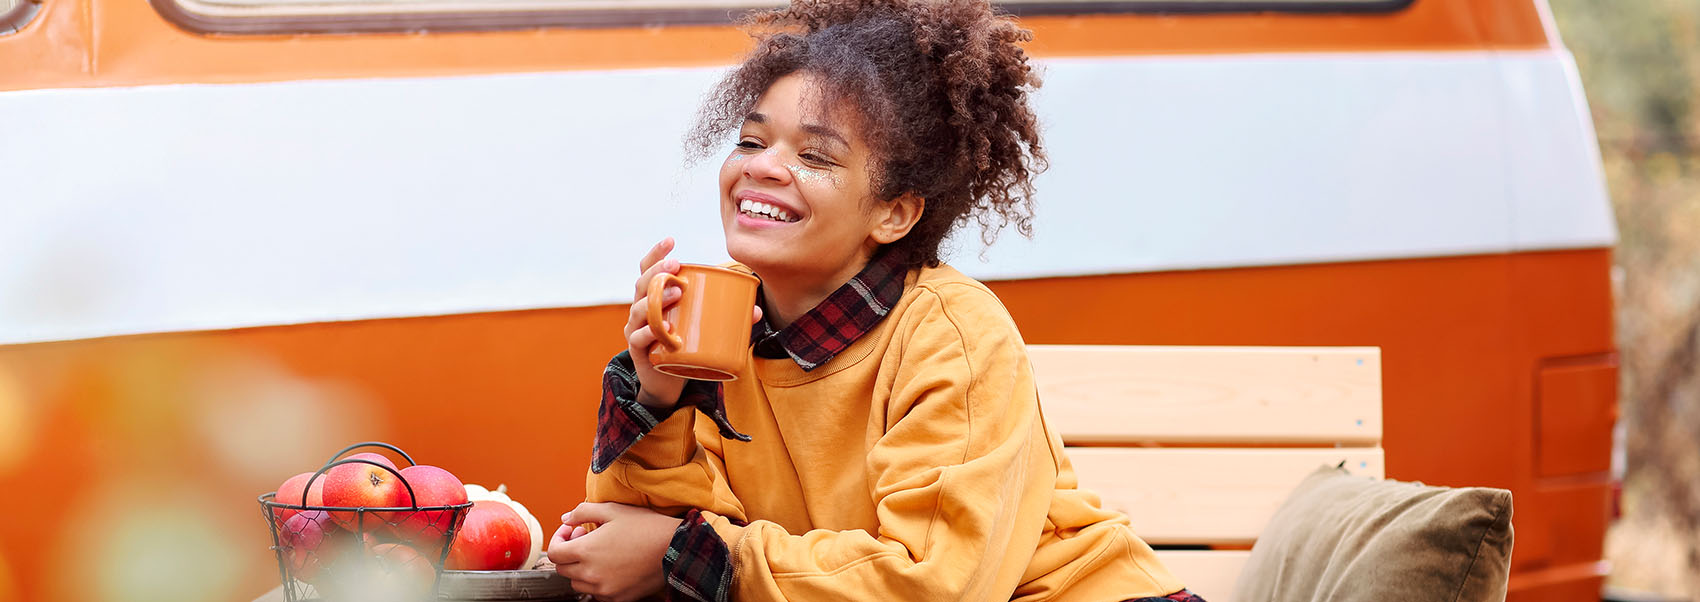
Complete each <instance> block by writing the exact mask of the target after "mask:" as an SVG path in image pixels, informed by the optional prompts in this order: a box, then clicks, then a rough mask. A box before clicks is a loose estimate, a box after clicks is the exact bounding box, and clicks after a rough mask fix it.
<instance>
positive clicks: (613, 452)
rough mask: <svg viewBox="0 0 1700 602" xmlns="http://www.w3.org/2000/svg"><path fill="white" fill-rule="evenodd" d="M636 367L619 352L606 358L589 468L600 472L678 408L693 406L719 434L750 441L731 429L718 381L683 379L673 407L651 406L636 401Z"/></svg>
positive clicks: (626, 354) (628, 357) (623, 353)
mask: <svg viewBox="0 0 1700 602" xmlns="http://www.w3.org/2000/svg"><path fill="white" fill-rule="evenodd" d="M638 385H639V383H638V378H637V370H636V368H634V367H633V366H632V355H631V352H629V351H621V352H620V353H619V354H617V355H615V356H614V359H612V360H609V361H608V367H607V368H604V369H603V370H602V405H601V407H600V408H599V409H598V410H597V412H596V443H595V445H594V447H593V448H592V449H591V454H590V470H591V472H595V473H601V472H602V471H604V470H607V469H608V467H609V466H611V465H613V464H614V460H617V459H619V458H620V456H621V455H623V454H625V453H626V450H628V449H631V447H632V446H633V445H635V444H637V442H638V440H639V439H643V436H644V435H647V434H649V431H651V430H653V429H654V428H655V425H657V424H661V421H663V420H666V419H667V418H668V417H669V416H672V415H673V412H674V411H676V410H678V409H679V408H689V407H695V408H697V409H699V410H702V412H703V413H704V414H707V415H708V417H709V419H711V420H713V421H714V424H715V425H716V426H718V427H719V428H720V436H722V437H725V438H727V439H736V440H739V441H749V440H750V436H749V435H745V434H743V433H740V432H738V430H737V429H734V428H732V423H731V422H729V421H727V420H726V404H725V400H724V399H723V398H722V396H721V395H722V393H721V387H720V383H717V382H708V381H700V380H691V381H686V382H685V389H684V391H683V392H681V393H680V394H679V403H678V405H676V406H674V407H672V408H651V407H649V406H645V405H643V404H641V403H638V401H637V397H638Z"/></svg>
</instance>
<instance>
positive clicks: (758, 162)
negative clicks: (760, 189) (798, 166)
mask: <svg viewBox="0 0 1700 602" xmlns="http://www.w3.org/2000/svg"><path fill="white" fill-rule="evenodd" d="M744 176H745V177H748V178H750V179H752V180H758V181H766V182H772V183H775V184H781V185H783V184H785V183H786V182H789V181H790V179H791V170H790V169H786V167H785V162H784V161H783V160H781V159H780V158H779V149H777V148H770V149H767V150H765V151H762V152H760V153H757V154H756V156H754V157H750V158H749V159H748V160H746V161H744Z"/></svg>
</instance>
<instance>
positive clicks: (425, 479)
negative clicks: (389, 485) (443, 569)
mask: <svg viewBox="0 0 1700 602" xmlns="http://www.w3.org/2000/svg"><path fill="white" fill-rule="evenodd" d="M401 476H402V478H403V479H406V480H407V484H408V485H411V486H413V502H414V503H413V505H415V506H419V507H427V506H454V505H456V504H465V503H466V486H465V485H462V484H461V482H460V479H457V478H455V476H454V475H453V474H450V473H449V471H447V470H443V469H441V468H437V467H435V466H409V467H407V468H403V469H401ZM396 518H397V519H399V520H397V521H396V522H394V523H392V524H393V525H394V532H395V535H396V537H399V538H401V540H402V541H403V542H406V543H408V544H411V545H413V547H414V548H416V549H417V550H419V551H420V552H423V553H424V554H425V555H426V556H429V557H431V558H441V557H442V552H443V544H444V543H445V542H447V541H448V539H449V538H448V535H449V528H450V527H453V526H454V522H455V512H454V511H453V510H420V511H418V512H398V513H396Z"/></svg>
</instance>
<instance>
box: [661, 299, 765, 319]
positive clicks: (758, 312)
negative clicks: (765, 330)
mask: <svg viewBox="0 0 1700 602" xmlns="http://www.w3.org/2000/svg"><path fill="white" fill-rule="evenodd" d="M679 294H681V295H682V294H684V293H683V292H680V293H679ZM760 321H761V306H760V305H757V306H755V312H754V313H752V314H751V315H750V323H751V324H755V323H756V322H760Z"/></svg>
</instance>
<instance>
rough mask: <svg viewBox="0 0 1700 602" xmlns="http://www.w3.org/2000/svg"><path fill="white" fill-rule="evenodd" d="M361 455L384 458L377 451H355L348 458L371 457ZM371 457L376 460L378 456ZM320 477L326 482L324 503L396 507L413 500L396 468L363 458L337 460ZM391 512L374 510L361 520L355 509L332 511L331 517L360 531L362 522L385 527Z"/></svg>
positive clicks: (338, 522) (347, 527)
mask: <svg viewBox="0 0 1700 602" xmlns="http://www.w3.org/2000/svg"><path fill="white" fill-rule="evenodd" d="M362 456H374V457H376V458H378V459H382V458H383V457H382V456H378V455H377V454H355V455H353V456H350V457H349V458H348V459H350V460H361V459H370V458H364V457H362ZM372 461H373V462H377V460H372ZM388 462H389V461H388V460H385V461H384V462H381V463H382V464H388ZM392 466H393V465H392ZM320 479H322V480H324V482H325V490H324V504H325V505H326V506H338V507H343V508H394V507H400V506H411V505H412V502H410V501H409V500H408V498H407V488H406V487H404V486H402V484H401V479H399V478H397V477H396V473H395V472H391V471H390V470H386V469H385V468H383V467H380V466H374V465H371V464H366V463H362V462H350V463H348V464H338V465H336V466H332V467H331V468H330V470H327V471H325V475H324V476H323V477H320ZM309 497H310V496H309ZM389 515H390V513H388V512H373V513H371V516H367V517H365V519H364V520H362V519H361V518H360V517H359V515H358V514H357V513H354V512H332V513H331V519H332V520H335V521H336V523H337V524H338V525H340V526H342V528H344V529H348V530H350V531H358V530H361V528H362V524H361V523H362V522H364V523H365V524H364V528H365V529H375V528H383V527H382V525H384V524H386V523H388V522H389V520H390V516H389Z"/></svg>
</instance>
